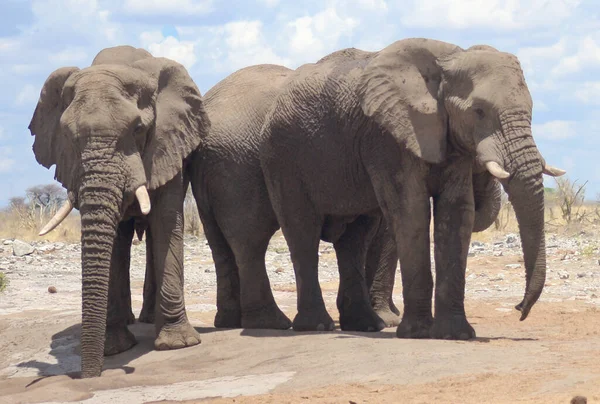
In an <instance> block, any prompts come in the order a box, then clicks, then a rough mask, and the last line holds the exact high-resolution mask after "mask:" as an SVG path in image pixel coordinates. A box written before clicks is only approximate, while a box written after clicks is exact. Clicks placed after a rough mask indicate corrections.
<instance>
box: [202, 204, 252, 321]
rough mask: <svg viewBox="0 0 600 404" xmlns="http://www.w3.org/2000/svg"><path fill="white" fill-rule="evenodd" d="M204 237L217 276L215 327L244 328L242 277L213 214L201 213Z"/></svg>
mask: <svg viewBox="0 0 600 404" xmlns="http://www.w3.org/2000/svg"><path fill="white" fill-rule="evenodd" d="M200 218H201V219H202V226H203V227H204V235H205V236H206V240H207V241H208V244H209V246H210V249H211V252H212V257H213V261H214V263H215V272H216V274H217V314H216V315H215V322H214V324H215V327H217V328H240V327H242V309H241V306H240V276H239V271H238V267H237V265H236V262H235V256H234V255H233V252H232V251H231V248H230V247H229V244H228V243H227V240H225V237H224V236H223V233H222V232H221V229H220V228H219V226H218V224H217V222H216V220H215V218H214V217H213V215H212V214H211V213H202V212H201V213H200Z"/></svg>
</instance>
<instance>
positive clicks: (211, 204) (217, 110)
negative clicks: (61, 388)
mask: <svg viewBox="0 0 600 404" xmlns="http://www.w3.org/2000/svg"><path fill="white" fill-rule="evenodd" d="M293 73H294V71H293V70H290V69H288V68H286V67H283V66H275V65H257V66H250V67H246V68H243V69H241V70H239V71H237V72H235V73H233V74H232V75H230V76H228V77H227V78H225V79H224V80H222V81H221V82H219V83H218V84H216V85H215V86H214V87H213V88H211V89H210V90H209V91H208V92H207V93H206V94H205V97H204V105H205V109H206V112H207V113H208V115H209V117H210V120H211V130H210V132H209V134H208V136H207V137H206V138H205V139H204V140H203V142H202V144H201V145H200V147H199V148H198V150H196V151H195V152H194V154H193V158H192V162H191V164H190V165H189V166H188V167H189V170H190V179H191V185H192V191H193V194H194V197H195V199H196V202H197V206H198V212H199V215H200V218H201V220H202V223H203V226H204V231H205V235H206V238H207V240H208V242H209V245H210V247H211V250H212V254H213V259H214V262H215V267H216V274H217V314H216V316H215V322H214V324H215V326H216V327H225V328H238V327H244V328H275V329H278V328H280V329H286V328H289V327H290V322H289V319H288V318H287V317H286V316H285V315H284V314H283V313H282V312H281V311H280V310H279V308H278V307H277V305H276V303H275V301H274V299H273V295H272V292H271V288H270V284H269V279H268V277H267V274H266V268H265V252H266V249H267V245H268V243H269V240H270V239H271V237H272V236H273V234H274V233H275V231H276V230H277V229H278V228H279V224H278V222H277V218H276V216H275V213H274V211H273V208H272V206H271V203H270V200H269V197H268V193H267V189H266V184H265V182H264V178H263V175H262V171H261V167H260V161H259V159H258V150H259V146H260V142H261V139H260V138H257V136H258V134H259V133H260V129H261V126H262V124H263V122H264V120H265V118H266V114H267V112H268V111H269V109H270V106H271V104H272V101H273V100H274V99H275V97H276V96H277V94H278V92H279V91H280V89H281V88H283V86H284V85H285V83H286V82H287V80H288V78H289V77H293ZM241 89H243V91H241ZM251 139H252V140H253V141H250V140H251ZM486 178H488V179H489V176H486ZM474 184H475V185H474V186H476V187H477V192H476V194H477V197H476V198H475V199H476V201H477V205H478V206H477V207H476V219H477V220H476V226H475V227H476V228H475V230H476V231H480V230H483V229H484V228H487V227H488V226H489V225H491V223H493V221H494V219H495V218H496V216H497V214H498V211H499V209H500V190H499V188H498V186H497V185H498V184H497V183H496V182H495V181H494V180H493V179H492V180H490V181H487V182H485V181H477V180H476V178H475V177H474ZM375 216H377V214H375ZM379 217H380V219H377V217H376V218H375V220H374V226H373V227H374V229H375V233H374V234H373V235H367V236H365V237H366V238H363V243H362V244H363V245H364V246H365V247H362V246H361V248H366V249H365V252H366V263H364V264H363V265H364V266H365V268H364V269H362V268H352V269H353V270H358V271H359V272H363V273H364V275H363V277H366V283H367V289H368V290H369V298H370V302H371V307H372V309H373V310H374V311H375V315H373V314H372V310H368V309H365V308H364V307H362V312H361V310H360V309H361V307H359V310H358V311H352V310H351V311H346V313H345V312H344V310H343V309H344V296H345V290H343V288H340V290H339V293H338V307H339V308H340V309H341V311H340V313H341V314H342V315H341V318H340V326H341V328H342V329H344V330H363V331H368V330H369V329H370V330H371V331H375V330H379V329H381V328H382V327H383V325H386V326H397V325H398V324H399V317H398V316H399V314H400V313H399V311H398V309H397V308H396V306H395V305H394V303H393V300H392V291H393V287H394V279H395V273H396V266H397V262H398V259H397V255H396V251H395V250H396V247H395V243H394V241H393V235H392V234H391V233H390V232H389V231H388V228H387V225H386V223H385V221H384V220H383V218H382V217H381V214H379ZM345 229H346V226H345V225H344V226H338V227H337V228H336V227H335V226H328V224H327V223H325V224H324V225H323V227H322V229H321V235H320V236H321V239H323V240H325V241H330V242H333V243H334V245H335V244H336V243H339V242H340V239H341V238H342V237H341V236H342V235H343V233H344V230H345ZM371 237H372V240H371V241H370V243H369V240H370V238H371ZM359 241H360V240H359ZM359 244H360V243H359ZM336 247H337V248H336V250H339V249H340V248H343V246H340V245H337V246H336ZM342 255H343V253H342ZM338 258H339V255H338ZM342 264H343V262H341V261H340V268H339V269H340V275H341V276H344V275H345V274H344V268H343V265H342ZM149 273H151V272H149ZM342 286H343V284H342ZM153 293H154V287H153V281H152V279H151V278H149V277H148V276H147V278H146V281H145V283H144V306H143V308H142V315H140V321H144V322H152V321H153V319H152V317H151V315H150V316H148V315H147V314H146V313H152V312H153V309H152V303H153V302H154V298H153ZM365 306H368V303H367V304H365ZM364 312H367V315H363V314H364ZM344 314H345V315H344ZM380 319H381V320H383V323H384V324H382V323H381V321H380ZM298 329H301V327H300V328H298Z"/></svg>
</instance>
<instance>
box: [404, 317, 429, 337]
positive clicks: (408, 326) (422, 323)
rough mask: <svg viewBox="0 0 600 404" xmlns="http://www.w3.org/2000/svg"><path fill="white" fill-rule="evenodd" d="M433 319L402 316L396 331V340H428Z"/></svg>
mask: <svg viewBox="0 0 600 404" xmlns="http://www.w3.org/2000/svg"><path fill="white" fill-rule="evenodd" d="M432 324H433V318H432V317H431V316H429V317H407V316H404V317H403V318H402V321H401V322H400V325H398V328H397V329H396V336H397V337H398V338H429V333H430V330H431V325H432Z"/></svg>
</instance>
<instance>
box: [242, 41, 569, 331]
mask: <svg viewBox="0 0 600 404" xmlns="http://www.w3.org/2000/svg"><path fill="white" fill-rule="evenodd" d="M340 53H341V56H340ZM531 113H532V99H531V96H530V94H529V91H528V89H527V86H526V84H525V78H524V77H523V72H522V70H521V67H520V65H519V62H518V60H517V58H516V57H515V56H513V55H511V54H508V53H503V52H499V51H497V50H495V49H493V48H489V47H485V46H478V47H474V48H471V49H467V50H463V49H461V48H460V47H458V46H455V45H452V44H449V43H445V42H441V41H435V40H430V39H421V38H414V39H406V40H401V41H397V42H395V43H393V44H392V45H390V46H388V47H386V48H384V49H382V50H381V51H379V52H373V53H371V52H362V51H357V50H352V49H350V50H344V51H341V52H336V53H334V54H333V55H331V56H330V57H325V58H324V59H322V60H321V61H320V62H319V63H316V64H307V65H304V66H301V67H300V68H298V69H297V71H296V72H295V73H294V74H293V77H291V78H289V79H288V80H287V83H286V84H285V88H284V89H283V90H281V91H280V92H279V95H278V96H277V99H276V100H275V102H274V104H273V106H272V108H271V110H270V112H269V113H268V117H267V120H266V122H265V124H264V126H263V128H262V130H261V133H260V135H259V138H260V150H259V157H260V161H261V167H262V169H263V173H264V176H265V180H266V184H267V189H268V193H269V197H270V199H271V202H272V205H273V208H274V211H275V214H276V217H277V220H278V223H279V224H280V225H281V229H282V232H283V234H284V236H285V238H286V241H287V243H288V246H289V248H290V253H291V257H292V261H293V263H294V270H295V273H296V281H297V286H298V315H297V317H296V319H295V320H294V322H295V324H294V325H296V323H298V324H302V328H305V329H318V328H323V327H324V328H325V329H328V328H330V327H331V324H332V320H331V317H330V316H329V314H328V313H327V311H326V309H325V306H324V304H323V299H322V296H321V291H320V287H319V281H318V274H317V264H318V254H317V247H318V242H319V238H320V234H321V229H322V226H323V223H326V222H328V223H334V224H335V223H340V224H341V223H347V222H349V221H350V220H355V218H357V217H361V216H364V215H369V214H370V213H371V212H373V211H375V210H377V209H378V208H381V210H382V211H383V214H384V216H385V219H386V221H387V223H388V224H389V226H390V228H391V229H392V233H393V234H394V236H395V237H394V238H395V241H396V247H397V253H398V257H399V259H400V266H401V276H402V283H403V300H404V312H403V315H402V321H401V323H400V325H399V326H398V329H397V336H398V337H400V338H426V337H432V338H445V339H470V338H472V337H474V336H475V331H474V329H473V328H472V327H471V325H470V324H469V322H468V321H467V318H466V314H465V309H464V293H465V268H466V260H467V253H468V247H469V242H470V237H471V232H472V230H473V228H474V209H475V202H474V191H473V174H474V173H475V174H477V175H479V174H482V175H483V179H484V182H489V181H488V180H485V176H486V175H488V174H491V175H493V176H494V177H496V178H497V179H498V180H499V181H500V183H501V184H502V186H503V187H504V188H505V190H506V191H507V193H508V195H509V198H510V200H511V202H512V205H513V207H514V209H515V212H516V216H517V220H518V223H519V228H520V234H521V239H522V247H523V254H524V262H525V268H526V288H525V296H524V298H523V300H522V302H521V303H519V304H518V305H517V306H516V308H517V309H518V310H520V311H521V320H524V319H525V318H526V317H527V316H528V314H529V312H530V310H531V308H532V306H533V305H534V304H535V302H536V301H537V300H538V298H539V296H540V294H541V292H542V290H543V286H544V281H545V272H546V258H545V244H544V242H545V240H544V195H543V179H542V174H543V173H547V174H550V175H560V174H562V173H564V171H562V170H559V169H555V168H553V167H551V166H549V165H547V164H546V163H545V161H544V159H543V158H542V156H541V155H540V153H539V151H538V149H537V147H536V145H535V142H534V140H533V137H532V134H531ZM250 141H251V140H250ZM486 170H487V171H486ZM430 199H432V200H433V218H434V244H435V257H434V258H435V270H436V282H435V283H436V284H435V316H433V313H432V297H433V290H434V287H433V279H432V274H431V262H430V247H429V242H430V240H429V227H430V220H431V206H430ZM369 226H370V223H369V221H368V220H367V221H364V222H363V223H362V224H360V225H356V226H354V229H353V231H354V233H355V234H359V233H361V232H363V233H364V232H366V231H368V228H369ZM349 239H352V237H349ZM356 239H357V238H356V237H354V239H352V240H349V244H351V245H352V244H353V245H354V248H349V249H347V250H346V251H348V252H350V253H352V254H350V253H349V254H348V256H347V257H346V259H347V262H353V263H354V265H355V266H356V267H359V266H360V261H361V260H363V259H364V255H363V253H362V251H361V249H360V248H358V247H357V244H356ZM357 277H359V276H358V275H357ZM342 282H345V281H344V280H343V279H342ZM348 287H350V286H348ZM340 288H343V286H342V285H340ZM357 289H358V288H357ZM356 293H358V292H356ZM315 313H317V315H315Z"/></svg>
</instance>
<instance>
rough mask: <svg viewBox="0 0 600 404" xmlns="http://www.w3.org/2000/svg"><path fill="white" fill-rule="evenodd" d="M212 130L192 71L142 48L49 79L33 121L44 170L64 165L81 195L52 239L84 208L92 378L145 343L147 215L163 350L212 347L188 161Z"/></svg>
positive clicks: (71, 189) (87, 360) (67, 183)
mask: <svg viewBox="0 0 600 404" xmlns="http://www.w3.org/2000/svg"><path fill="white" fill-rule="evenodd" d="M209 127H210V121H209V119H208V117H207V115H206V113H205V111H204V107H203V104H202V98H201V94H200V91H199V90H198V88H197V87H196V85H195V84H194V82H193V81H192V79H191V78H190V76H189V75H188V73H187V71H186V69H185V68H184V67H183V66H182V65H180V64H179V63H176V62H174V61H172V60H169V59H166V58H155V57H153V56H152V55H150V53H148V52H146V51H145V50H142V49H135V48H132V47H129V46H121V47H115V48H107V49H105V50H103V51H101V52H100V53H99V54H98V55H97V56H96V58H95V59H94V61H93V63H92V66H90V67H87V68H84V69H81V70H80V69H78V68H76V67H63V68H60V69H58V70H56V71H54V72H53V73H52V74H50V76H49V77H48V79H47V80H46V82H45V83H44V86H43V88H42V91H41V94H40V98H39V101H38V104H37V107H36V109H35V112H34V114H33V118H32V120H31V123H30V125H29V129H30V130H31V134H32V135H34V136H35V141H34V144H33V152H34V154H35V157H36V159H37V161H38V162H39V163H40V164H41V165H43V166H44V167H46V168H50V167H51V166H52V165H56V172H55V178H56V179H57V180H58V181H59V182H60V183H61V184H62V185H63V186H64V187H65V188H66V189H67V190H68V193H69V201H68V203H66V204H65V206H63V208H61V210H60V211H59V212H58V213H57V215H56V216H55V217H54V218H52V220H51V221H50V222H49V223H48V225H47V226H45V227H44V229H42V231H41V232H40V234H41V235H43V234H45V233H47V232H48V231H50V230H52V229H53V228H54V227H56V226H57V225H58V224H59V223H60V222H61V220H63V219H64V218H65V217H66V216H67V215H68V213H69V211H70V210H71V209H72V208H77V209H79V211H80V213H81V230H82V233H81V246H82V252H81V260H82V300H83V305H82V330H81V359H82V364H81V368H82V377H95V376H99V375H100V373H101V371H102V366H103V354H104V353H106V354H112V353H117V352H121V351H123V350H126V349H128V348H130V347H131V346H132V345H133V344H135V338H134V336H133V335H132V334H131V333H130V332H129V330H128V329H127V324H128V323H129V322H131V321H132V319H131V309H130V307H131V300H130V290H129V254H130V247H131V242H132V237H133V234H134V228H135V226H136V222H141V223H143V224H144V226H147V228H148V232H149V233H150V234H151V238H149V240H151V243H152V251H153V257H152V258H153V267H154V270H155V271H156V274H155V276H156V279H157V311H156V316H157V321H156V332H157V338H156V340H155V347H156V348H157V349H171V348H180V347H183V346H190V345H195V344H198V343H200V336H199V335H198V333H197V332H196V330H195V329H194V328H193V327H192V326H191V325H190V324H189V322H188V319H187V315H186V312H185V306H184V298H183V233H182V232H183V199H184V195H185V190H186V187H187V179H186V178H185V175H184V165H185V161H186V159H187V158H188V156H189V155H190V153H191V152H192V150H194V149H196V148H197V147H198V145H199V144H200V142H201V140H202V137H203V136H204V135H205V134H206V133H207V131H208V129H209ZM151 207H152V208H151ZM109 291H110V294H111V299H110V301H109V302H108V308H107V300H108V298H107V297H108V294H109ZM124 307H125V308H127V309H126V310H123V308H124ZM105 339H106V340H105Z"/></svg>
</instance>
